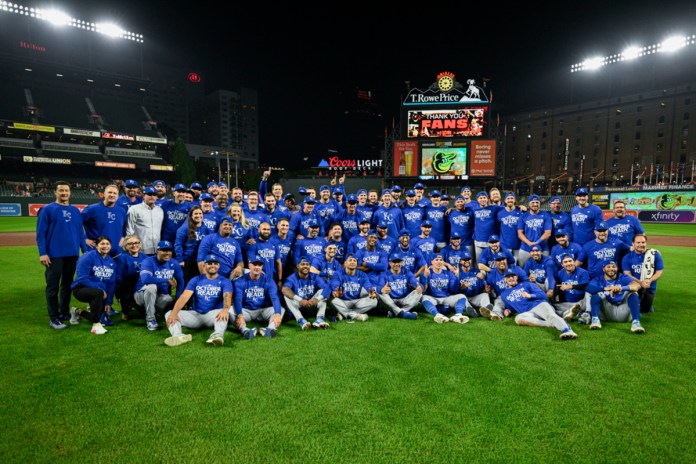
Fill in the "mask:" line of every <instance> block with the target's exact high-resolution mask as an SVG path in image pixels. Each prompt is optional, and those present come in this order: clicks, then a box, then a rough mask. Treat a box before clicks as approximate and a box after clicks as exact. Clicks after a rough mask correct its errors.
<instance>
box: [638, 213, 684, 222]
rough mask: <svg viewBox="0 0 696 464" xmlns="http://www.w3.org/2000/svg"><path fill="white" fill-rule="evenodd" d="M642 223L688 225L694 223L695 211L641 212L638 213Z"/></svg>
mask: <svg viewBox="0 0 696 464" xmlns="http://www.w3.org/2000/svg"><path fill="white" fill-rule="evenodd" d="M638 219H640V222H661V223H673V224H688V223H692V222H694V212H693V211H641V212H639V213H638Z"/></svg>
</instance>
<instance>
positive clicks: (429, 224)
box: [421, 219, 433, 227]
mask: <svg viewBox="0 0 696 464" xmlns="http://www.w3.org/2000/svg"><path fill="white" fill-rule="evenodd" d="M432 226H433V224H432V223H431V222H430V221H428V220H427V219H426V220H425V221H423V222H421V227H432Z"/></svg>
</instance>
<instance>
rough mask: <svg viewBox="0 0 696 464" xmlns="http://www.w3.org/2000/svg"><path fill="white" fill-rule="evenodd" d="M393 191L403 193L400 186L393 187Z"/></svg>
mask: <svg viewBox="0 0 696 464" xmlns="http://www.w3.org/2000/svg"><path fill="white" fill-rule="evenodd" d="M391 189H392V192H400V191H401V187H399V186H398V185H395V186H393V187H392V188H391Z"/></svg>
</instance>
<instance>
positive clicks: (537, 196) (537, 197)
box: [527, 193, 541, 203]
mask: <svg viewBox="0 0 696 464" xmlns="http://www.w3.org/2000/svg"><path fill="white" fill-rule="evenodd" d="M527 201H528V202H529V203H531V202H533V201H541V198H539V195H537V194H536V193H535V194H533V195H529V200H527Z"/></svg>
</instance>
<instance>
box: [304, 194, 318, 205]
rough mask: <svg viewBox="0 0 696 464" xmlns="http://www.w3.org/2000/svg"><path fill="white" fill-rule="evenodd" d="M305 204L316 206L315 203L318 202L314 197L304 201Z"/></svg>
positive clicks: (308, 197)
mask: <svg viewBox="0 0 696 464" xmlns="http://www.w3.org/2000/svg"><path fill="white" fill-rule="evenodd" d="M304 202H305V203H308V204H310V205H313V204H315V203H316V202H317V200H315V199H314V198H313V197H310V196H307V197H306V198H305V199H304Z"/></svg>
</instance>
